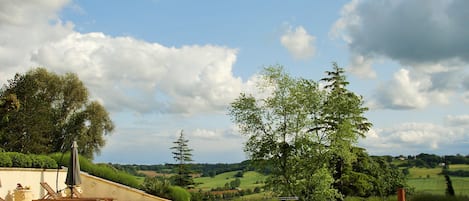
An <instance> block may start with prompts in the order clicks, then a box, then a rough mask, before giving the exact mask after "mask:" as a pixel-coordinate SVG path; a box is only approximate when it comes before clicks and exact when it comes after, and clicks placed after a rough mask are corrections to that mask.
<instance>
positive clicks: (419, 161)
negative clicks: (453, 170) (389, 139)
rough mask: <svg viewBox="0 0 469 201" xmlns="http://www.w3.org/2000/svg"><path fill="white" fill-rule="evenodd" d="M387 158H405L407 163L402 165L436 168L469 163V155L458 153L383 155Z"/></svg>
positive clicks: (401, 165)
mask: <svg viewBox="0 0 469 201" xmlns="http://www.w3.org/2000/svg"><path fill="white" fill-rule="evenodd" d="M383 157H385V158H386V160H388V161H390V160H393V158H394V159H400V160H405V161H406V163H402V164H400V165H399V166H400V167H421V168H435V167H438V166H440V165H441V166H448V165H451V164H469V155H466V156H463V155H461V154H456V155H444V156H439V155H436V154H426V153H420V154H418V155H415V156H411V155H409V156H407V157H404V156H398V157H392V156H383Z"/></svg>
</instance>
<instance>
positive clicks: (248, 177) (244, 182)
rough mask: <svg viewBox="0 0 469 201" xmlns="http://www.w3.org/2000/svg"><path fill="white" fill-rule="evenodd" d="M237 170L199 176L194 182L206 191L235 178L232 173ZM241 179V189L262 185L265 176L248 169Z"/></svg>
mask: <svg viewBox="0 0 469 201" xmlns="http://www.w3.org/2000/svg"><path fill="white" fill-rule="evenodd" d="M236 173H237V171H233V172H226V173H223V174H219V175H216V176H215V177H213V178H212V177H199V178H195V179H194V182H195V183H197V184H198V185H197V186H196V189H202V190H203V191H208V190H210V189H212V188H216V187H224V186H225V184H226V183H230V182H231V181H233V180H235V179H236V178H235V177H234V175H235V174H236ZM239 179H240V180H241V186H240V188H241V189H253V188H255V187H257V186H259V187H262V185H263V184H262V182H263V181H264V179H265V176H264V175H262V174H260V173H258V172H254V171H248V172H245V173H244V176H243V177H241V178H239Z"/></svg>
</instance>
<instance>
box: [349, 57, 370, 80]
mask: <svg viewBox="0 0 469 201" xmlns="http://www.w3.org/2000/svg"><path fill="white" fill-rule="evenodd" d="M350 60H351V61H350V66H349V69H350V72H351V73H352V74H354V75H357V76H358V77H361V78H369V79H371V78H376V72H375V71H374V69H373V67H372V64H373V59H371V58H366V57H364V56H362V55H354V56H351V59H350Z"/></svg>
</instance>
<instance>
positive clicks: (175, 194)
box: [169, 186, 191, 201]
mask: <svg viewBox="0 0 469 201" xmlns="http://www.w3.org/2000/svg"><path fill="white" fill-rule="evenodd" d="M169 195H170V197H171V200H174V201H190V200H191V194H190V193H189V192H188V191H187V190H186V189H184V188H182V187H179V186H170V187H169Z"/></svg>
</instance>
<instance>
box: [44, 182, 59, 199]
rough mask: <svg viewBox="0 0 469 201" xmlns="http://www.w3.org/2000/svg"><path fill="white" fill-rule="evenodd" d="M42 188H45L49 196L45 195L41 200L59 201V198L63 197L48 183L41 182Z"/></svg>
mask: <svg viewBox="0 0 469 201" xmlns="http://www.w3.org/2000/svg"><path fill="white" fill-rule="evenodd" d="M40 184H41V186H42V188H44V190H46V192H47V194H46V195H44V196H43V197H42V198H41V199H58V198H61V197H62V195H61V194H59V193H56V192H55V191H54V189H52V187H50V186H49V184H48V183H46V182H41V183H40Z"/></svg>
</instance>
